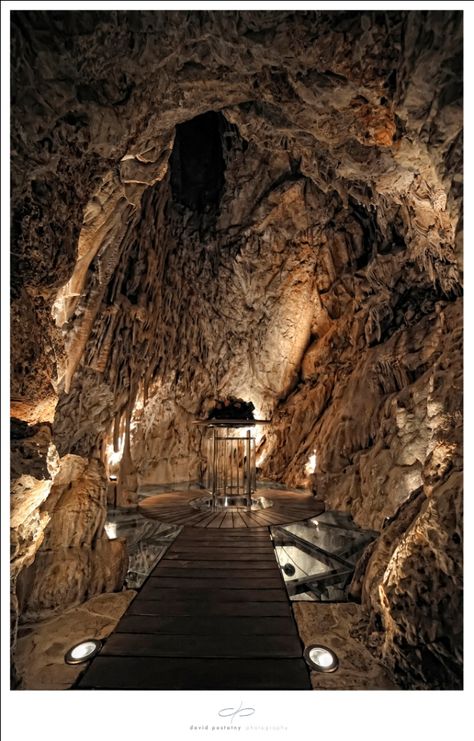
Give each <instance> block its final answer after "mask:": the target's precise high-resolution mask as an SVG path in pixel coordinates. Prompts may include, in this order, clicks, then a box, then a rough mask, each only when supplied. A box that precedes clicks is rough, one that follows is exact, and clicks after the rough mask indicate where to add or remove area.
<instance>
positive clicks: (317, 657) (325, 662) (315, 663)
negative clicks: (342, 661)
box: [304, 645, 339, 673]
mask: <svg viewBox="0 0 474 741" xmlns="http://www.w3.org/2000/svg"><path fill="white" fill-rule="evenodd" d="M304 658H305V660H306V663H307V664H309V666H310V667H311V669H314V670H315V671H317V672H326V673H329V672H335V671H336V669H337V668H338V666H339V659H338V658H337V656H336V654H335V653H334V651H331V649H330V648H328V647H327V646H316V645H312V646H308V647H307V648H306V649H305V652H304Z"/></svg>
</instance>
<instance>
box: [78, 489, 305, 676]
mask: <svg viewBox="0 0 474 741" xmlns="http://www.w3.org/2000/svg"><path fill="white" fill-rule="evenodd" d="M313 501H314V500H313ZM267 512H271V510H267ZM228 514H229V513H228ZM201 516H202V513H201ZM313 516H314V515H313ZM298 518H299V515H298ZM294 519H296V517H295V518H294ZM302 654H303V646H302V643H301V641H300V639H299V636H298V632H297V628H296V624H295V621H294V618H293V613H292V610H291V606H290V602H289V600H288V596H287V592H286V589H285V586H284V582H283V579H282V577H281V574H280V570H279V568H278V565H277V562H276V559H275V555H274V550H273V546H272V542H271V539H270V533H269V530H268V529H267V528H266V527H265V528H263V527H257V526H256V525H252V526H251V527H248V528H247V527H245V526H244V525H241V526H240V528H234V527H232V526H231V527H229V528H225V527H222V523H221V527H220V528H214V529H212V528H210V529H202V528H199V527H185V528H183V530H182V531H181V533H180V534H179V535H178V537H177V539H176V540H175V541H174V543H173V544H172V546H171V547H170V548H169V550H168V551H167V552H166V554H165V556H164V557H163V559H162V560H161V561H160V562H159V563H158V565H157V566H156V567H155V569H154V570H153V571H152V573H151V575H150V576H149V577H148V579H147V581H146V582H145V584H144V585H143V587H142V588H141V589H140V591H139V593H138V595H137V597H136V598H135V599H134V601H133V602H132V603H131V605H130V607H129V608H128V610H127V612H126V613H125V615H124V616H123V618H122V620H121V621H120V623H119V624H118V626H117V628H116V630H115V632H114V633H113V634H112V635H111V636H110V637H109V638H108V640H107V641H106V643H105V645H104V647H103V648H102V651H101V653H100V655H99V656H97V657H96V658H95V659H94V660H93V661H92V662H91V664H90V666H89V667H88V669H87V670H86V672H85V674H84V675H83V676H82V679H81V680H80V681H79V683H78V688H79V689H109V690H110V689H135V690H144V689H150V690H161V689H163V690H165V689H167V690H227V689H249V690H263V689H266V690H309V689H311V684H310V679H309V672H308V669H307V667H306V664H305V662H304V660H303V658H302Z"/></svg>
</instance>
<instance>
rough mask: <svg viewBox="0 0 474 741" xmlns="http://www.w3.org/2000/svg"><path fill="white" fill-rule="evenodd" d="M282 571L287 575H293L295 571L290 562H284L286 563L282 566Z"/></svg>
mask: <svg viewBox="0 0 474 741" xmlns="http://www.w3.org/2000/svg"><path fill="white" fill-rule="evenodd" d="M283 571H284V572H285V574H286V575H287V576H293V575H294V573H295V567H294V566H293V564H292V563H286V564H285V565H284V566H283Z"/></svg>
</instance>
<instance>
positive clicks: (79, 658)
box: [64, 638, 102, 664]
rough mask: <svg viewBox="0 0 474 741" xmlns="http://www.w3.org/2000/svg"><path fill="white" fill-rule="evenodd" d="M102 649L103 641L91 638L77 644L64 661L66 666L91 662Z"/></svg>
mask: <svg viewBox="0 0 474 741" xmlns="http://www.w3.org/2000/svg"><path fill="white" fill-rule="evenodd" d="M101 648H102V641H98V640H97V639H96V638H89V639H88V640H87V641H82V642H81V643H77V644H76V645H75V646H73V647H72V648H70V649H69V651H68V652H67V654H66V655H65V657H64V661H65V662H66V664H82V663H83V662H84V661H89V660H90V659H92V658H93V657H94V656H96V654H98V653H99V651H100V649H101Z"/></svg>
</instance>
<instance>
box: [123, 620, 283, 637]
mask: <svg viewBox="0 0 474 741" xmlns="http://www.w3.org/2000/svg"><path fill="white" fill-rule="evenodd" d="M115 632H116V633H154V634H160V633H162V634H165V635H173V634H175V635H194V636H202V635H240V636H246V635H280V636H283V635H292V636H294V635H297V630H296V626H295V623H294V620H293V619H292V618H291V617H260V618H259V619H258V620H256V619H255V617H227V618H226V620H214V619H212V618H209V617H197V616H196V615H193V617H176V616H173V617H163V616H161V617H158V616H156V615H125V616H124V617H123V618H122V619H121V621H120V622H119V624H118V626H117V628H116V630H115Z"/></svg>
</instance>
